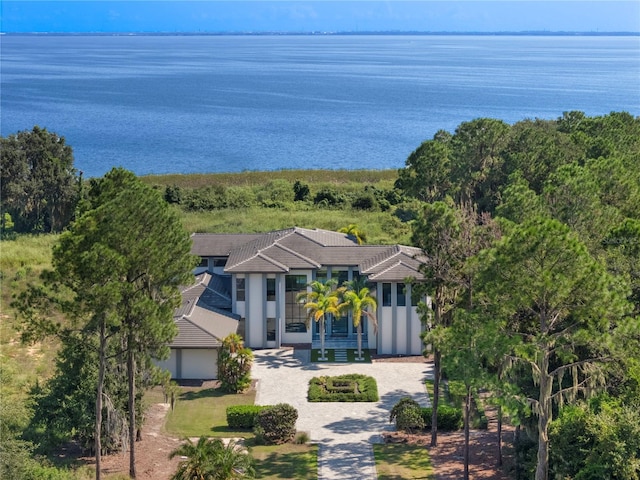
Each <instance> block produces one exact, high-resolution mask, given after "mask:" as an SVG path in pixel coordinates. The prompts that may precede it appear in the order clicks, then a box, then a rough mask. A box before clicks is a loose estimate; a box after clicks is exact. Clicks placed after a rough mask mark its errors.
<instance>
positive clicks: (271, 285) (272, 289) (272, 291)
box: [267, 278, 276, 302]
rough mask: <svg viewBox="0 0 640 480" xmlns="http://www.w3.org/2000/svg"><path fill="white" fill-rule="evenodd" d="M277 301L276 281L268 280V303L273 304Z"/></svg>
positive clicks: (273, 279)
mask: <svg viewBox="0 0 640 480" xmlns="http://www.w3.org/2000/svg"><path fill="white" fill-rule="evenodd" d="M275 299H276V279H275V278H267V301H269V302H273V301H275Z"/></svg>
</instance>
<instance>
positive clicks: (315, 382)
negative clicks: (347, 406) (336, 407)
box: [307, 373, 379, 402]
mask: <svg viewBox="0 0 640 480" xmlns="http://www.w3.org/2000/svg"><path fill="white" fill-rule="evenodd" d="M307 398H308V399H309V401H310V402H377V401H378V398H379V397H378V385H377V383H376V380H375V378H373V377H370V376H368V375H360V374H357V373H350V374H346V375H339V376H336V377H314V378H312V379H311V380H310V381H309V391H308V396H307Z"/></svg>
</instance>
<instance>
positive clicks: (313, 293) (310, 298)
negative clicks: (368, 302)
mask: <svg viewBox="0 0 640 480" xmlns="http://www.w3.org/2000/svg"><path fill="white" fill-rule="evenodd" d="M336 283H337V281H336V280H335V279H329V280H327V281H326V282H321V281H319V280H315V281H313V282H311V283H310V284H309V287H310V288H311V290H310V291H308V292H300V293H299V294H298V296H297V300H298V302H305V303H304V308H306V309H307V312H308V318H309V319H311V318H312V319H313V320H314V321H316V322H319V323H320V360H326V359H327V357H326V355H325V351H324V325H325V321H326V317H327V315H335V316H338V315H340V311H341V310H342V307H341V305H340V298H339V296H338V291H337V290H334V288H333V287H334V286H335V285H336Z"/></svg>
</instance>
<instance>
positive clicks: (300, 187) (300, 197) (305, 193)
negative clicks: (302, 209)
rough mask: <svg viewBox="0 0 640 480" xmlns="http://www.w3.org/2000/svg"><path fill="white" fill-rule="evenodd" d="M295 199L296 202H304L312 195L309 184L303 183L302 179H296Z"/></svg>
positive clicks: (294, 185)
mask: <svg viewBox="0 0 640 480" xmlns="http://www.w3.org/2000/svg"><path fill="white" fill-rule="evenodd" d="M293 194H294V195H293V200H294V201H296V202H304V201H306V200H308V199H309V197H310V196H311V191H310V190H309V185H307V184H306V183H302V182H301V181H300V180H296V182H295V183H294V184H293Z"/></svg>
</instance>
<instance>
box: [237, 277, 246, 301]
mask: <svg viewBox="0 0 640 480" xmlns="http://www.w3.org/2000/svg"><path fill="white" fill-rule="evenodd" d="M244 294H245V287H244V278H236V300H237V301H238V302H244Z"/></svg>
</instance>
